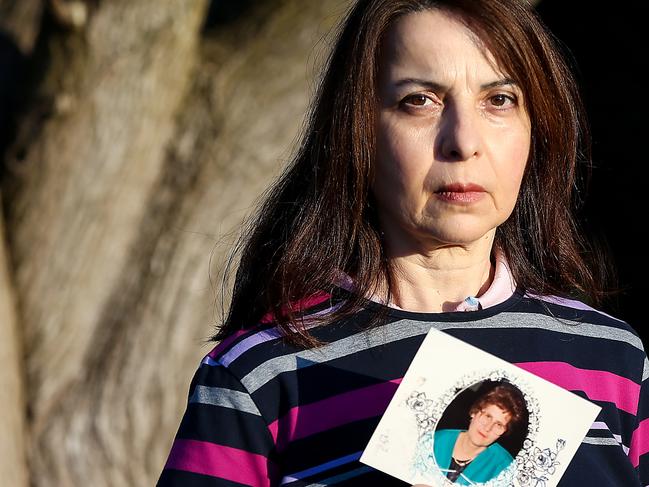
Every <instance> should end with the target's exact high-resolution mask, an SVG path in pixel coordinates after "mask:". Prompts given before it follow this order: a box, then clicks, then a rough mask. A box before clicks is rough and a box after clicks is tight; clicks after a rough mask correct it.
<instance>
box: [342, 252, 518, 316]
mask: <svg viewBox="0 0 649 487" xmlns="http://www.w3.org/2000/svg"><path fill="white" fill-rule="evenodd" d="M494 258H495V260H496V264H495V265H496V269H495V271H494V278H493V281H492V282H491V285H490V286H489V289H487V290H486V291H485V292H484V293H482V294H481V295H479V296H467V297H466V298H465V299H464V301H462V302H461V303H460V304H458V305H457V306H456V307H455V309H453V310H452V312H455V311H478V310H480V309H484V308H489V307H491V306H495V305H497V304H500V303H502V302H504V301H506V300H507V299H509V298H510V297H511V296H512V295H513V294H514V292H515V291H516V281H515V280H514V276H513V275H512V272H511V269H510V268H509V264H508V262H507V259H506V258H505V255H504V254H503V253H502V251H500V250H499V249H497V248H495V249H494ZM338 285H339V286H340V287H342V288H344V289H347V290H348V291H351V290H352V289H353V287H354V282H353V280H352V278H351V277H350V276H348V275H347V274H345V273H341V275H340V278H339V281H338ZM370 299H371V300H372V301H374V302H377V303H382V301H380V300H379V298H378V297H376V296H372V297H371V298H370ZM388 306H389V307H390V308H394V309H400V310H403V309H402V308H400V307H399V306H397V305H396V304H394V303H389V304H388Z"/></svg>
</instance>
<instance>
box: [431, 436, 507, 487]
mask: <svg viewBox="0 0 649 487" xmlns="http://www.w3.org/2000/svg"><path fill="white" fill-rule="evenodd" d="M462 431H465V430H454V429H447V430H440V431H436V432H435V436H434V445H433V451H434V454H435V461H436V462H437V466H438V467H439V468H440V469H441V470H442V472H443V473H444V475H446V473H447V472H448V468H449V466H450V465H451V454H452V453H453V447H454V446H455V441H456V440H457V437H458V435H459V434H460V433H461V432H462ZM512 461H513V458H512V456H511V455H510V454H509V452H508V451H507V450H505V449H504V448H503V447H502V446H500V445H499V444H498V443H492V444H491V445H489V447H487V449H486V450H484V451H482V452H481V453H480V454H479V455H478V456H477V457H475V458H474V459H473V461H472V462H471V463H470V464H469V465H468V466H467V467H466V468H465V469H464V471H463V472H462V473H461V474H460V476H459V477H458V479H457V480H456V481H455V483H456V484H457V485H472V484H474V483H481V482H487V481H488V480H491V479H493V478H494V477H496V476H497V475H498V474H499V473H500V472H502V471H503V470H505V469H506V468H507V467H508V466H509V465H510V464H511V463H512Z"/></svg>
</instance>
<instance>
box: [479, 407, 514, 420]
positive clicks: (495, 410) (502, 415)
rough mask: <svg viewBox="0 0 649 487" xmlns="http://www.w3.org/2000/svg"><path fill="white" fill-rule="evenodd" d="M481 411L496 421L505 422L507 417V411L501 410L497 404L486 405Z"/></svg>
mask: <svg viewBox="0 0 649 487" xmlns="http://www.w3.org/2000/svg"><path fill="white" fill-rule="evenodd" d="M483 410H484V411H485V412H486V413H489V414H491V415H492V416H494V417H495V418H496V419H504V420H506V419H507V418H508V417H509V411H507V410H505V409H503V408H501V407H500V406H498V405H497V404H487V405H486V406H485V407H484V408H483Z"/></svg>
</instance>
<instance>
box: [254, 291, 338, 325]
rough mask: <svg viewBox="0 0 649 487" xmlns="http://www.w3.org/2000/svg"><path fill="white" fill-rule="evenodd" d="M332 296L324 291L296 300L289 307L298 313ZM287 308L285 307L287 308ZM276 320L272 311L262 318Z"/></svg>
mask: <svg viewBox="0 0 649 487" xmlns="http://www.w3.org/2000/svg"><path fill="white" fill-rule="evenodd" d="M329 298H331V294H329V293H325V292H324V291H322V292H319V293H317V294H314V295H313V296H309V297H308V298H304V299H302V300H301V301H296V302H295V303H290V304H289V307H290V308H291V310H292V311H297V312H298V313H299V312H301V311H304V310H307V309H309V308H311V307H312V306H317V305H318V304H320V303H322V302H324V301H326V300H327V299H329ZM285 309H286V308H284V310H285ZM274 320H275V315H274V314H273V313H272V312H268V313H266V314H265V315H264V316H263V317H262V319H261V322H262V323H272V322H273V321H274Z"/></svg>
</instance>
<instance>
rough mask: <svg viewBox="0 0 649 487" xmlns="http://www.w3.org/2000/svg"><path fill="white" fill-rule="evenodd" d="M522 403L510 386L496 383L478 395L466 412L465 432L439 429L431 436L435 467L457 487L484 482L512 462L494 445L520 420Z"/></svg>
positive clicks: (523, 405) (521, 417)
mask: <svg viewBox="0 0 649 487" xmlns="http://www.w3.org/2000/svg"><path fill="white" fill-rule="evenodd" d="M525 410H526V408H525V402H524V399H523V398H522V397H521V394H520V392H518V391H517V390H516V389H515V388H514V387H513V386H510V385H507V384H500V385H497V386H496V387H494V388H493V389H491V390H490V391H489V392H487V393H485V394H483V395H481V396H479V397H478V398H477V399H476V400H475V401H474V402H473V404H472V405H471V407H470V409H469V416H470V418H471V421H470V422H469V427H468V428H467V429H466V430H457V429H443V430H437V431H436V432H435V435H434V442H433V451H434V456H435V462H436V464H437V467H438V468H439V469H441V470H442V472H444V473H445V474H446V477H447V478H448V479H449V480H450V481H451V482H454V483H457V484H458V485H472V483H477V482H487V481H488V480H491V479H492V478H495V477H496V476H498V474H499V473H500V472H501V471H503V470H504V469H506V468H507V467H508V466H509V465H510V464H511V462H512V460H513V457H512V456H511V454H510V453H509V452H508V451H507V450H506V449H505V448H503V447H502V446H501V445H500V444H498V443H497V441H498V439H499V438H501V437H502V436H505V435H507V434H508V433H511V431H512V430H513V429H514V428H516V426H517V425H518V424H519V423H520V422H521V421H522V419H523V417H524V414H525Z"/></svg>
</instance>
